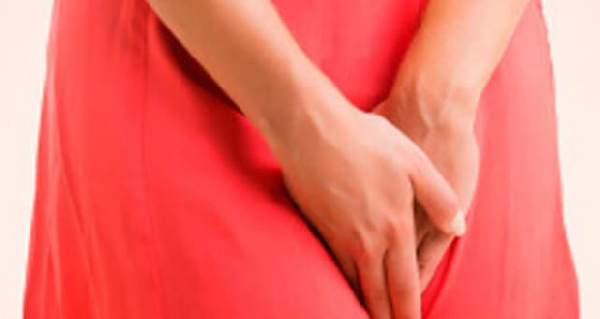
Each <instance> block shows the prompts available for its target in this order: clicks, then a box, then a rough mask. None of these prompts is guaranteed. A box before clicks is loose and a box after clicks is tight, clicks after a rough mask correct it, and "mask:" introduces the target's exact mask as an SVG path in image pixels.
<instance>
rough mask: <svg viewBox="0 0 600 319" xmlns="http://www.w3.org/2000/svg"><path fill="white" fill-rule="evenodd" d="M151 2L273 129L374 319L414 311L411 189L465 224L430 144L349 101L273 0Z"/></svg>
mask: <svg viewBox="0 0 600 319" xmlns="http://www.w3.org/2000/svg"><path fill="white" fill-rule="evenodd" d="M148 1H149V3H150V4H151V6H152V7H153V9H154V11H155V12H156V13H157V14H158V15H159V17H160V18H161V19H162V21H163V22H165V24H166V25H167V27H169V28H170V29H171V30H172V31H173V33H174V35H175V36H176V37H177V38H178V39H179V40H180V42H181V43H182V44H183V46H184V47H186V48H187V49H188V51H189V52H190V53H191V54H192V56H194V58H196V59H197V60H198V61H199V62H200V63H201V64H202V65H203V66H204V67H205V68H206V70H207V71H208V72H209V73H210V74H211V76H212V77H213V78H214V80H215V81H216V82H217V83H218V84H219V85H220V86H221V87H223V88H224V90H225V91H226V92H227V93H228V94H229V95H230V97H231V98H232V99H233V100H234V102H236V104H238V106H239V107H240V109H241V110H242V112H243V113H244V114H245V115H246V116H247V117H248V119H249V120H250V121H251V122H252V123H253V124H254V125H255V126H256V127H257V129H258V130H259V131H260V132H261V134H262V135H263V136H264V137H265V138H266V140H267V142H268V143H269V146H270V147H271V149H272V150H273V151H274V155H275V157H276V158H277V160H278V162H279V163H280V164H281V167H282V172H283V176H284V179H285V182H286V185H287V187H288V190H289V191H290V193H291V194H292V196H293V198H294V199H295V200H296V202H297V203H298V204H299V206H300V208H301V211H302V213H303V215H304V216H305V217H307V220H308V221H310V222H311V223H312V224H313V225H314V226H315V228H316V229H317V230H318V231H319V232H320V233H321V234H322V235H323V238H324V239H325V241H326V242H327V244H328V245H329V247H330V248H331V250H332V253H333V255H334V257H335V259H336V261H337V262H338V264H339V265H340V268H341V270H342V271H343V273H344V275H345V276H346V277H347V278H348V280H349V282H350V283H351V284H352V286H353V288H354V289H356V290H357V291H358V290H360V291H361V295H362V296H363V297H364V300H365V302H366V305H367V307H368V308H369V311H370V312H371V314H373V317H374V318H385V317H389V315H390V313H391V312H392V311H393V312H394V313H395V314H396V315H397V316H398V317H403V318H418V317H419V287H418V269H417V262H416V258H417V257H416V252H415V250H414V245H415V244H414V240H415V229H414V221H413V218H414V208H413V205H412V202H413V200H414V198H415V197H417V198H420V202H421V203H422V204H423V205H424V206H425V207H426V208H427V212H428V213H430V215H429V216H430V217H431V219H432V220H433V222H434V223H435V225H436V226H437V227H439V229H441V230H443V231H444V232H449V233H460V232H462V231H464V229H462V228H463V227H462V225H464V223H463V222H462V214H457V212H458V211H459V210H460V206H459V203H458V200H457V198H456V195H455V194H454V192H453V191H452V188H451V187H450V185H448V183H447V182H446V181H445V180H444V178H443V177H442V176H441V174H440V173H439V172H438V171H437V170H435V168H434V167H433V164H432V163H431V162H430V161H429V159H428V158H427V157H426V156H425V155H424V153H422V152H421V151H420V149H419V148H418V147H417V146H416V145H415V144H414V143H412V142H410V140H409V139H408V138H407V137H406V136H405V135H404V134H402V133H401V132H400V131H399V130H397V129H395V128H394V127H393V126H392V125H391V124H390V123H389V122H388V121H386V120H385V119H383V118H382V117H379V116H374V115H371V114H368V113H363V112H361V111H360V110H358V108H356V107H355V106H353V105H351V104H350V103H349V102H348V101H347V99H345V98H344V97H343V96H342V94H341V93H340V92H339V91H338V90H337V89H336V88H335V87H334V86H333V85H332V83H331V82H330V81H329V79H327V78H326V77H325V76H324V74H322V73H321V72H320V70H318V69H317V68H316V66H314V65H313V64H312V63H311V62H310V61H309V59H308V58H307V57H306V56H305V55H304V54H303V53H302V51H301V50H300V48H299V46H298V44H297V43H296V42H295V41H294V40H293V38H292V36H291V35H290V33H289V32H288V30H287V29H286V28H285V26H284V25H283V23H282V21H281V20H280V19H279V17H278V15H277V14H276V11H275V10H274V7H273V6H272V4H271V2H270V1H268V0H243V1H242V0H148ZM357 128H358V129H357ZM388 294H390V295H393V296H394V298H392V301H391V303H390V298H389V297H388ZM340 306H341V307H343V306H344V305H340Z"/></svg>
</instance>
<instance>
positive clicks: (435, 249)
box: [417, 231, 454, 291]
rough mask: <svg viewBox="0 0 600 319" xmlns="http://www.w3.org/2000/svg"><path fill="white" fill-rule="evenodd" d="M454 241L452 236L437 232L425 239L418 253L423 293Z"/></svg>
mask: <svg viewBox="0 0 600 319" xmlns="http://www.w3.org/2000/svg"><path fill="white" fill-rule="evenodd" d="M453 239H454V237H453V236H452V235H449V234H445V233H441V232H437V231H434V232H430V233H428V234H427V236H425V238H424V239H423V242H422V243H421V245H420V246H419V250H418V253H417V254H418V260H419V282H420V288H421V291H424V290H425V289H426V288H427V286H428V285H429V282H430V281H431V279H432V278H433V275H435V272H436V270H437V268H438V265H439V264H440V261H441V260H442V258H443V257H444V255H445V254H446V252H447V251H448V247H449V246H450V244H451V243H452V240H453Z"/></svg>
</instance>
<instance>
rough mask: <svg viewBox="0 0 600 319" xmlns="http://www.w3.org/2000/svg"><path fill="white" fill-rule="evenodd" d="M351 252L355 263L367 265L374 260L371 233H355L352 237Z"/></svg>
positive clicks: (374, 250)
mask: <svg viewBox="0 0 600 319" xmlns="http://www.w3.org/2000/svg"><path fill="white" fill-rule="evenodd" d="M352 237H353V238H352V239H353V244H352V248H351V249H352V252H353V254H354V258H355V259H356V261H357V262H360V263H365V262H366V263H368V262H371V261H373V260H374V259H375V258H376V255H377V251H376V248H377V246H376V243H375V240H374V238H373V236H372V235H371V232H367V231H355V234H354V235H353V236H352Z"/></svg>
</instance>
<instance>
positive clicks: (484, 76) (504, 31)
mask: <svg viewBox="0 0 600 319" xmlns="http://www.w3.org/2000/svg"><path fill="white" fill-rule="evenodd" d="M527 3H528V0H430V2H429V3H428V4H427V7H426V9H425V12H424V14H423V18H422V22H421V25H420V27H419V30H418V32H417V34H416V35H415V38H414V39H413V42H412V43H411V46H410V48H409V49H408V51H407V54H406V55H405V59H404V60H403V62H402V64H401V66H400V68H399V71H398V73H397V77H396V81H395V84H394V86H393V89H392V92H391V94H390V97H391V98H392V99H396V100H398V102H399V103H400V104H403V103H404V104H406V103H409V104H412V105H413V106H414V107H418V108H419V110H413V112H417V113H419V115H418V117H420V122H422V123H421V124H422V125H423V126H425V127H430V128H442V129H445V130H451V131H455V130H464V129H467V130H470V129H472V125H473V122H474V117H475V111H476V106H477V105H478V101H479V96H480V94H481V92H482V90H483V89H484V88H485V86H486V84H487V82H488V81H489V78H490V76H491V74H492V72H493V71H494V69H495V68H496V66H497V64H498V63H499V61H500V59H501V57H502V55H503V53H504V51H505V49H506V46H507V44H508V42H509V40H510V37H511V35H512V33H513V31H514V29H515V27H516V25H517V23H518V21H519V19H520V17H521V15H522V12H523V10H524V8H525V6H526V5H527Z"/></svg>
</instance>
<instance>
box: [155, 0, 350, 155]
mask: <svg viewBox="0 0 600 319" xmlns="http://www.w3.org/2000/svg"><path fill="white" fill-rule="evenodd" d="M148 2H149V4H150V5H151V7H152V8H153V10H154V11H155V12H156V13H157V15H158V16H159V17H160V18H161V20H162V21H163V22H164V23H165V25H166V26H167V27H168V28H169V29H170V30H171V31H172V32H173V33H174V34H175V35H176V37H177V38H178V39H179V40H180V42H181V43H182V44H183V46H184V47H186V49H187V50H188V51H189V52H190V53H191V55H192V56H194V58H195V59H197V60H198V61H199V62H200V63H201V64H202V65H203V66H204V67H205V69H206V70H207V72H208V73H209V74H210V75H211V77H212V78H213V79H214V80H215V82H216V83H217V84H218V85H220V86H221V87H222V88H223V89H224V90H225V91H226V92H227V94H228V95H229V96H230V97H231V98H232V100H233V101H234V102H236V104H238V105H239V107H240V109H241V110H242V112H243V113H244V114H245V115H246V116H247V117H248V118H249V120H250V121H251V122H252V123H253V124H254V125H255V126H256V127H257V128H258V130H259V131H260V132H261V133H262V135H263V136H265V137H266V138H267V140H268V141H269V142H270V143H271V144H274V143H280V142H281V141H280V140H282V139H288V138H291V136H289V135H292V134H295V135H299V134H302V132H300V131H301V130H304V129H308V127H310V126H316V125H321V124H322V123H323V122H326V121H328V120H331V119H334V118H338V117H339V116H337V113H336V112H338V113H344V112H346V111H348V110H346V109H343V108H344V106H345V104H344V103H343V100H344V98H343V96H342V94H341V93H339V92H338V91H337V89H335V87H334V86H333V84H332V83H330V81H329V80H328V79H327V78H326V77H325V75H324V74H322V73H321V72H320V70H318V68H317V67H316V66H315V65H313V64H312V63H311V61H310V60H309V59H308V58H307V57H306V56H305V55H304V53H303V52H302V50H301V48H300V47H299V45H298V44H297V43H296V42H295V40H294V39H293V37H292V35H291V34H290V32H289V31H288V29H287V28H286V27H285V25H284V23H283V22H282V21H281V19H280V18H279V16H278V14H277V12H276V10H275V8H274V7H273V5H272V4H271V2H270V1H267V0H246V1H239V0H148ZM325 105H328V107H324V106H325ZM319 123H321V124H319Z"/></svg>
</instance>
